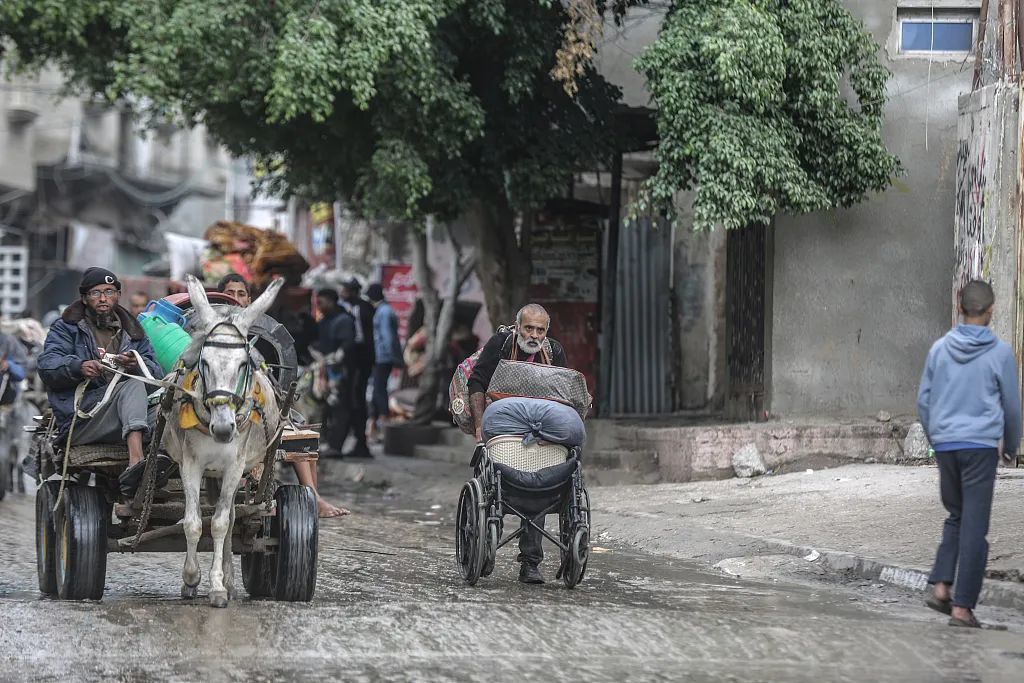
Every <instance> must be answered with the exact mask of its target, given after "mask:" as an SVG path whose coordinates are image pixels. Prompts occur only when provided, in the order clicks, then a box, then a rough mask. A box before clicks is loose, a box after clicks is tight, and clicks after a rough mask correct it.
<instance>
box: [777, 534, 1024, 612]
mask: <svg viewBox="0 0 1024 683" xmlns="http://www.w3.org/2000/svg"><path fill="white" fill-rule="evenodd" d="M758 540H759V541H761V542H762V543H764V545H765V546H766V547H767V548H770V549H772V550H776V551H778V552H781V553H784V554H786V555H796V556H799V557H806V556H807V555H810V554H811V553H813V552H817V553H819V555H820V557H819V558H818V559H817V560H816V562H817V563H819V564H821V565H824V566H826V567H828V568H829V569H834V570H837V571H845V572H849V573H851V574H853V575H854V576H859V577H860V578H862V579H870V580H876V581H881V582H882V583H888V584H892V585H894V586H900V587H901V588H909V589H911V590H915V591H920V592H924V591H925V590H927V588H928V573H927V572H925V571H922V570H920V569H915V568H911V567H900V566H898V565H894V564H888V563H886V562H880V561H878V560H873V559H870V558H867V557H861V556H859V555H854V554H853V553H848V552H843V551H841V550H831V549H828V548H814V547H811V546H802V545H795V544H793V543H789V542H787V541H779V540H775V539H770V538H758ZM979 603H980V604H983V605H988V606H994V607H1007V608H1009V609H1015V610H1017V611H1019V612H1024V583H1011V582H1009V581H1001V580H999V579H990V578H986V579H985V583H984V585H983V586H982V589H981V598H980V600H979Z"/></svg>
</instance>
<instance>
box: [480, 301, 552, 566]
mask: <svg viewBox="0 0 1024 683" xmlns="http://www.w3.org/2000/svg"><path fill="white" fill-rule="evenodd" d="M550 327H551V316H550V315H548V312H547V311H546V310H544V307H543V306H541V305H539V304H527V305H526V306H523V307H522V308H521V309H520V310H519V312H518V313H517V314H516V325H515V328H514V329H513V330H512V331H502V332H498V333H497V334H495V335H494V336H493V337H491V338H490V339H489V340H488V342H487V343H486V344H484V348H483V349H482V350H481V352H480V357H479V359H477V362H476V365H475V366H473V374H472V375H471V376H470V378H469V411H470V414H471V415H472V416H473V425H474V427H475V428H476V440H477V441H478V442H479V441H482V440H483V433H482V431H483V430H482V424H483V415H484V410H485V409H486V408H487V393H486V392H487V387H488V385H490V383H491V377H492V376H493V375H494V371H495V370H496V369H497V368H498V361H501V360H518V361H524V362H526V363H543V364H545V365H554V366H557V367H560V368H565V367H568V362H567V361H566V358H565V349H563V348H562V345H561V344H559V343H558V342H557V341H555V340H554V339H551V338H550V337H548V330H549V329H550ZM536 523H537V526H539V527H541V528H543V527H544V518H543V517H541V518H540V519H539V520H536ZM521 528H522V530H523V535H522V536H520V537H519V562H520V563H521V566H520V568H519V580H520V581H522V582H523V583H544V576H543V574H541V572H540V563H541V560H543V559H544V549H543V548H542V547H541V539H542V538H543V536H542V535H541V533H540V532H539V531H537V530H536V529H534V528H533V527H531V526H530V525H529V524H527V523H526V521H525V520H523V522H522V524H521Z"/></svg>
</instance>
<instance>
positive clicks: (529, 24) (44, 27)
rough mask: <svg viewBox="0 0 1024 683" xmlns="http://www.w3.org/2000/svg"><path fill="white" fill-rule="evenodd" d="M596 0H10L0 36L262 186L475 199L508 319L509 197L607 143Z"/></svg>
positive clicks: (471, 212)
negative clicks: (239, 165) (239, 164)
mask: <svg viewBox="0 0 1024 683" xmlns="http://www.w3.org/2000/svg"><path fill="white" fill-rule="evenodd" d="M620 4H622V1H621V0H619V2H618V3H616V6H618V5H620ZM604 9H605V3H604V2H596V3H595V0H572V2H569V3H568V4H565V5H563V3H562V2H560V1H559V0H5V1H4V2H3V3H0V39H5V41H6V45H7V46H8V48H9V52H8V54H7V55H6V56H5V58H6V59H7V61H9V62H11V61H13V62H14V63H15V64H16V66H20V67H24V68H31V67H36V66H40V65H42V64H45V63H51V64H56V65H58V66H59V67H60V68H61V69H62V70H63V71H64V72H65V73H66V74H67V76H68V77H69V79H70V81H71V83H72V84H73V85H74V86H76V87H79V88H81V89H84V90H87V91H92V92H96V93H101V94H102V95H103V96H105V97H106V98H108V99H110V100H112V101H113V100H121V101H128V102H131V103H132V104H133V106H134V107H136V108H137V109H138V110H139V112H140V114H141V115H142V116H144V117H147V118H148V119H149V120H151V121H156V120H159V119H165V118H168V117H170V118H174V119H177V121H178V122H179V123H184V124H195V123H202V124H205V125H206V127H207V128H208V130H209V131H210V133H211V134H212V135H213V136H214V137H215V138H216V139H217V140H219V141H220V142H221V143H223V144H224V145H225V146H226V147H227V148H228V149H229V150H230V151H231V152H232V153H234V154H235V155H238V156H249V157H254V158H255V159H256V160H257V161H258V162H259V163H260V164H261V166H262V167H263V168H265V169H266V170H267V173H266V175H265V183H266V184H267V185H268V186H269V187H268V189H270V190H272V191H278V192H291V193H297V194H300V195H305V196H307V197H313V198H326V199H332V198H334V197H341V198H343V199H344V200H346V201H347V202H348V203H349V204H350V205H351V206H353V207H354V208H356V209H357V210H359V211H361V212H363V213H364V214H367V215H380V216H386V217H390V218H402V219H408V220H410V221H413V222H422V221H423V220H424V219H425V217H427V216H435V217H436V218H437V219H438V220H439V221H441V222H444V221H447V220H452V219H454V218H456V217H467V216H468V217H470V218H471V219H472V220H473V221H474V222H475V224H476V226H477V229H476V231H475V237H476V244H475V245H474V246H475V247H476V250H477V253H478V254H479V259H478V261H477V272H478V274H479V276H480V279H481V281H482V282H483V284H484V290H485V296H486V303H487V307H488V310H489V312H490V314H491V318H492V320H495V321H496V322H504V321H507V320H509V319H510V316H511V315H512V314H513V313H514V312H515V310H516V308H517V307H518V305H520V304H521V302H522V300H523V298H524V296H525V291H526V287H527V285H528V284H529V277H530V254H529V240H528V238H527V239H523V237H524V235H525V233H522V234H520V233H519V232H518V231H517V216H518V215H519V214H520V212H522V211H523V210H525V209H529V208H531V207H535V206H537V205H539V204H540V203H542V202H543V201H544V200H546V199H548V198H550V197H552V196H556V195H558V194H560V192H561V191H562V189H563V188H564V187H565V186H566V185H567V183H568V180H569V178H570V177H571V174H572V173H573V172H574V171H577V170H579V169H581V168H593V167H598V166H601V165H603V164H605V163H606V162H607V160H608V158H609V156H610V154H611V151H612V148H613V145H614V141H613V139H612V135H611V116H612V110H613V107H614V105H615V103H616V101H617V100H618V96H619V93H618V90H617V89H616V88H614V87H612V86H610V85H609V84H608V83H607V82H605V80H604V79H603V78H601V77H600V76H599V75H598V74H597V73H596V71H595V70H594V68H593V66H592V65H591V64H590V61H589V56H590V55H591V54H592V52H593V38H592V36H593V27H594V21H593V18H594V12H603V11H604ZM621 9H622V8H621V7H618V10H619V11H621ZM588 45H589V47H588ZM527 237H528V236H527Z"/></svg>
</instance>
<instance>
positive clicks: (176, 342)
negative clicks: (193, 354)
mask: <svg viewBox="0 0 1024 683" xmlns="http://www.w3.org/2000/svg"><path fill="white" fill-rule="evenodd" d="M141 323H142V329H143V330H144V331H145V333H146V337H147V338H149V343H150V344H152V345H153V351H154V352H156V362H157V363H159V364H160V367H161V368H162V369H163V371H164V374H167V373H168V372H170V371H171V369H172V368H173V367H174V364H175V363H177V362H178V359H179V358H181V354H182V353H184V352H185V349H187V348H188V345H189V344H190V343H192V337H191V335H189V333H188V332H186V331H185V330H183V329H182V328H181V325H179V324H178V323H169V322H167V321H166V320H164V319H163V318H162V317H160V315H159V314H154V313H151V314H149V315H146V316H145V317H142V320H141Z"/></svg>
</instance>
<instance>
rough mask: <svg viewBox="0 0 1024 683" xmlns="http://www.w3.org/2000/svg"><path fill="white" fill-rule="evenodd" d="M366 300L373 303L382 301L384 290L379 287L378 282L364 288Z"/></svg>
mask: <svg viewBox="0 0 1024 683" xmlns="http://www.w3.org/2000/svg"><path fill="white" fill-rule="evenodd" d="M366 298H367V299H369V300H370V301H372V302H373V303H377V302H378V301H384V288H383V287H381V286H380V283H379V282H374V283H373V284H372V285H370V286H369V287H367V288H366Z"/></svg>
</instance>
